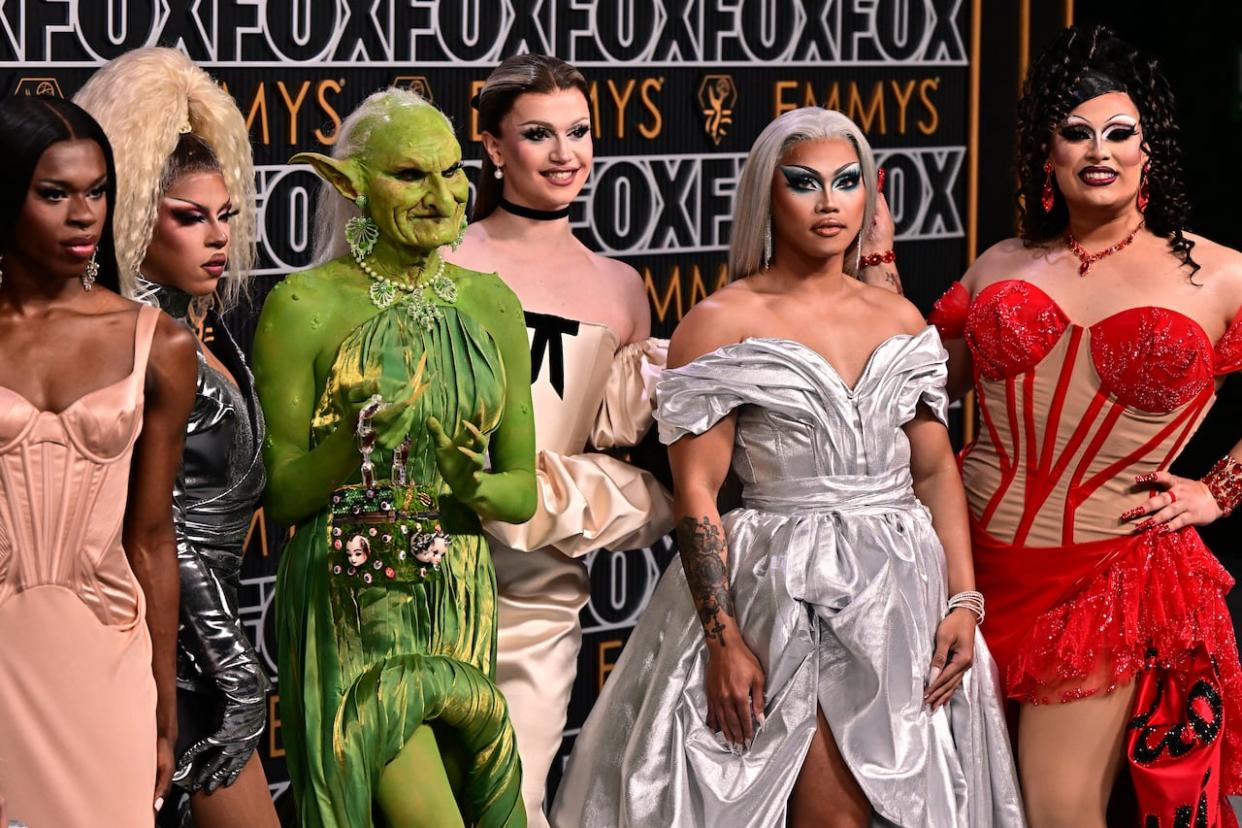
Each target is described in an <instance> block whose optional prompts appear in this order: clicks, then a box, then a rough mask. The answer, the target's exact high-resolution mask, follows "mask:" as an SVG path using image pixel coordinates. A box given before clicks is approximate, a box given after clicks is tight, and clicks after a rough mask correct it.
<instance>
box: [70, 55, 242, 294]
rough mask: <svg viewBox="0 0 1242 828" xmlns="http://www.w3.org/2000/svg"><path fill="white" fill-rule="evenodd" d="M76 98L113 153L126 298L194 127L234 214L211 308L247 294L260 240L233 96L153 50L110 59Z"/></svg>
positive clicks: (179, 58)
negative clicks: (171, 169) (223, 272)
mask: <svg viewBox="0 0 1242 828" xmlns="http://www.w3.org/2000/svg"><path fill="white" fill-rule="evenodd" d="M73 100H74V102H75V103H77V104H78V105H79V106H81V107H82V108H83V109H85V110H86V111H87V112H89V113H90V114H91V115H93V116H94V117H95V119H96V120H97V121H99V124H100V126H102V127H103V129H104V132H105V133H106V134H107V135H108V140H109V141H111V143H112V148H113V153H114V154H115V156H116V175H117V182H116V184H117V199H116V208H115V210H114V219H113V221H114V234H115V237H116V256H117V264H118V265H119V266H120V276H121V292H122V293H124V294H125V295H126V296H133V295H134V291H135V284H136V283H135V276H136V275H137V273H138V268H139V267H140V266H141V264H142V262H143V260H144V259H145V258H146V252H147V246H148V245H149V244H150V243H151V236H152V234H153V232H154V229H155V221H156V218H157V217H158V215H159V206H160V201H161V200H162V199H163V197H164V191H165V187H166V185H167V184H170V183H171V182H167V181H165V170H166V167H167V165H168V161H169V158H170V156H171V155H172V154H173V151H174V150H175V149H176V147H177V142H178V140H179V139H180V137H181V135H182V133H184V132H192V133H193V134H194V135H195V136H197V137H198V138H201V139H202V140H203V141H205V142H206V143H207V144H209V145H210V146H211V149H212V151H213V152H214V153H215V156H216V159H217V160H218V161H219V163H220V173H221V175H222V176H223V178H224V184H225V186H226V187H227V188H228V191H229V197H230V198H231V199H232V201H233V207H234V209H236V210H237V211H238V213H237V215H236V216H234V217H233V219H232V220H231V221H230V223H229V239H230V241H229V272H228V275H227V277H226V278H224V279H222V280H221V281H220V283H219V286H218V287H217V288H216V309H217V310H219V311H225V310H228V309H229V308H231V307H233V306H234V305H235V304H236V303H237V300H238V299H239V298H240V297H241V296H242V295H244V293H245V291H246V287H247V283H248V282H249V279H250V273H251V270H253V268H254V263H255V256H256V241H257V226H256V225H257V217H256V210H255V185H254V160H253V155H252V152H251V149H250V135H249V132H248V130H247V129H246V121H245V119H244V118H243V117H242V114H241V112H240V111H239V110H238V108H237V104H236V103H235V102H234V101H233V98H232V97H231V96H230V95H229V94H228V93H227V92H225V91H224V90H223V89H221V88H220V87H219V86H218V85H217V84H216V82H215V81H213V80H212V79H211V77H210V76H209V75H208V74H207V73H206V72H204V71H203V70H202V69H200V68H199V67H198V66H196V65H194V63H193V61H191V60H190V59H189V58H188V57H186V56H185V55H183V54H181V53H180V52H178V51H176V50H174V49H165V48H161V47H151V48H146V49H135V50H134V51H132V52H127V53H125V54H124V55H121V56H120V57H118V58H116V59H115V60H112V61H110V62H109V63H108V64H106V65H105V66H104V67H103V68H101V69H100V70H99V71H98V72H96V73H95V74H94V75H92V76H91V79H90V80H89V81H87V82H86V85H85V86H83V87H82V90H81V91H80V92H78V94H77V95H75V96H74V99H73Z"/></svg>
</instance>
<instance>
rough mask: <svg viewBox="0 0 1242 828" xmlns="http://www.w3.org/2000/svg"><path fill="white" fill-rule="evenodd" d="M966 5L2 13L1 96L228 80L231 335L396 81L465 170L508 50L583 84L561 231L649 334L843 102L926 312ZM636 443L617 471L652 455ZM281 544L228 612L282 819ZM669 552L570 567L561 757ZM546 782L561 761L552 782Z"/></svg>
mask: <svg viewBox="0 0 1242 828" xmlns="http://www.w3.org/2000/svg"><path fill="white" fill-rule="evenodd" d="M976 2H977V0H976ZM971 15H972V8H971V6H970V4H969V3H968V2H966V0H544V2H538V3H536V2H526V1H525V0H5V2H0V87H3V89H4V90H6V91H7V92H8V93H11V94H52V95H64V96H71V95H72V94H73V93H74V92H75V91H76V90H77V89H78V88H79V87H80V86H81V85H82V83H83V82H84V81H85V80H86V78H87V77H89V76H90V74H91V73H92V72H93V71H94V70H95V69H96V68H97V67H98V66H99V65H101V64H102V63H104V62H106V61H107V60H109V59H110V58H113V57H115V56H117V55H119V54H121V53H123V52H125V51H127V50H129V49H132V48H136V47H141V46H150V45H163V46H172V47H175V48H177V49H180V50H182V51H184V52H185V53H186V54H188V55H189V56H190V57H191V58H192V59H194V60H195V61H197V62H199V63H200V64H201V65H202V66H203V67H205V68H206V69H207V70H208V71H209V72H210V73H211V74H212V75H213V76H214V77H216V78H217V79H218V80H219V81H220V82H221V83H222V84H224V85H225V86H226V87H227V89H228V90H229V92H230V93H232V94H233V96H234V97H235V98H236V99H237V102H238V105H239V107H240V108H241V111H242V112H243V113H244V114H245V115H246V118H247V122H248V124H249V126H250V129H251V137H252V139H253V142H254V147H255V159H256V175H257V179H258V180H257V190H258V209H259V214H260V225H261V233H262V235H261V239H260V250H261V262H260V270H259V276H258V279H257V283H258V287H257V289H256V291H255V298H254V302H252V304H251V305H250V306H249V307H245V308H243V309H242V310H241V312H239V313H238V314H236V315H235V317H234V318H233V319H232V320H231V323H232V324H233V325H234V330H235V333H237V334H238V336H239V338H241V339H242V340H243V342H245V343H248V342H249V340H250V337H251V334H252V332H253V329H254V320H255V318H256V317H257V315H258V309H259V307H260V303H261V302H262V299H263V297H264V296H265V295H266V293H267V291H268V290H270V289H271V287H272V286H273V285H274V284H275V283H276V282H278V281H279V280H280V279H281V278H283V277H284V276H285V275H286V274H288V273H290V272H293V271H297V270H301V269H304V268H306V267H308V266H309V265H310V264H311V263H312V261H311V252H312V248H313V243H312V239H311V221H310V217H311V215H312V213H313V205H314V201H315V198H316V193H317V183H318V180H317V179H316V177H315V176H314V175H313V174H312V173H311V172H310V170H309V168H307V167H303V166H298V165H291V164H289V163H287V162H288V159H289V158H290V157H291V156H292V155H293V154H294V153H296V152H299V151H302V150H320V151H323V150H324V149H325V148H328V147H330V146H331V144H332V142H333V140H334V128H335V127H336V126H337V125H338V124H339V123H340V121H341V119H342V117H343V116H344V115H346V114H348V113H349V112H350V111H351V109H352V108H353V107H354V106H356V105H357V103H358V102H359V101H361V100H362V99H363V98H364V97H365V96H366V95H368V94H370V93H371V92H373V91H375V90H377V89H380V88H382V87H384V86H387V85H389V84H398V85H404V86H409V87H412V88H414V89H416V90H418V91H420V92H421V93H422V94H423V95H424V96H426V97H428V98H430V99H431V100H432V101H433V102H434V103H435V104H436V105H437V106H439V107H440V108H441V109H443V110H444V111H445V112H446V113H447V114H448V115H449V116H450V117H451V118H452V120H453V122H454V123H455V124H456V125H457V128H458V134H459V137H460V138H461V140H462V143H463V146H464V148H465V152H466V157H467V159H469V161H468V164H469V165H470V166H469V172H470V175H471V176H472V177H473V176H475V175H477V169H478V160H479V158H480V157H481V148H480V145H479V143H478V134H477V124H476V122H475V120H474V112H473V110H471V109H470V107H469V100H470V98H471V96H472V95H473V94H474V93H475V92H476V91H477V90H478V88H479V87H480V86H481V85H482V82H483V80H484V79H485V78H486V77H487V74H488V72H489V71H490V70H491V69H492V68H493V67H494V66H495V65H496V64H497V63H498V62H499V61H500V60H501V59H503V58H504V57H507V56H509V55H511V54H515V53H518V52H541V53H547V54H555V55H558V56H560V57H562V58H564V59H566V60H568V61H570V62H571V63H574V64H575V65H577V66H578V67H579V68H580V69H581V70H582V71H583V73H584V74H585V75H586V77H587V79H588V81H589V82H590V87H591V95H590V105H591V111H592V118H593V130H594V140H595V155H596V160H595V165H594V169H593V172H592V175H591V177H590V180H589V181H588V183H587V185H586V187H585V189H584V190H583V193H582V196H581V198H579V199H578V201H577V202H576V203H575V204H574V205H573V208H572V209H571V213H570V220H571V223H572V225H573V228H574V232H575V233H577V234H578V235H579V237H580V238H581V239H582V241H583V242H584V243H586V244H587V245H588V246H589V247H591V248H592V249H594V250H597V251H599V252H600V253H602V254H604V255H608V256H614V257H617V258H619V259H622V260H624V261H626V262H628V263H630V264H632V265H633V266H634V267H635V268H637V269H638V271H639V272H640V273H641V274H642V275H643V278H644V279H645V282H646V287H647V291H648V295H649V298H650V300H651V307H652V322H653V329H654V331H655V333H656V334H658V335H668V334H669V333H670V332H671V331H672V330H673V328H674V327H675V326H676V324H677V322H678V320H680V319H681V318H682V317H683V316H684V315H685V313H686V312H687V311H688V310H689V308H690V307H691V306H693V304H694V303H695V302H697V301H699V300H700V299H702V298H703V297H704V296H706V295H707V294H709V293H710V292H711V291H713V290H714V289H716V288H717V287H719V286H720V285H721V284H723V283H724V279H725V259H726V254H727V247H728V241H729V233H730V213H731V210H732V201H733V194H734V192H735V189H736V186H737V182H738V177H739V175H740V173H741V168H742V164H743V162H744V160H745V156H746V152H747V150H748V149H749V147H750V144H751V142H752V141H753V140H754V138H755V137H756V135H758V133H759V131H760V130H761V129H762V128H763V127H764V125H766V124H767V123H768V122H769V121H770V120H771V119H772V118H773V117H774V116H776V115H779V114H780V113H782V112H785V111H787V110H789V109H793V108H796V107H799V106H806V105H815V106H826V107H831V108H834V109H839V110H841V111H843V112H845V113H847V114H848V115H850V116H851V117H852V118H853V119H854V120H856V121H857V122H858V123H859V124H860V125H861V126H862V127H863V129H864V130H865V132H866V133H867V135H868V137H869V139H870V140H871V142H872V144H873V146H874V148H875V150H876V154H877V159H878V161H879V163H880V165H881V166H883V167H884V168H886V169H887V171H888V175H887V183H886V185H885V191H886V194H887V196H888V198H889V202H890V205H891V207H892V211H893V215H894V218H895V221H896V226H897V235H898V243H897V247H896V250H897V254H898V257H899V265H900V269H901V272H902V276H903V280H904V282H905V285H906V289H907V294H908V295H909V296H910V297H911V298H912V299H913V300H914V301H915V302H916V303H917V304H918V305H919V306H920V307H921V308H922V309H923V310H924V311H927V310H928V309H929V307H930V304H931V302H932V301H934V299H935V298H936V297H937V296H938V295H939V294H940V293H941V292H942V291H943V290H944V288H945V287H947V286H948V284H949V283H950V282H951V281H952V280H954V279H956V278H957V277H958V276H960V275H961V273H962V271H963V270H964V269H965V266H966V264H967V259H968V253H967V251H968V248H970V247H973V245H974V242H975V239H974V237H973V236H974V230H973V226H972V222H973V218H972V215H971V210H970V207H971V206H972V205H973V204H974V203H975V195H974V193H973V192H972V189H973V185H974V182H975V181H976V178H977V177H976V176H974V175H973V174H971V172H970V169H971V165H972V163H977V162H976V160H975V159H976V157H977V156H976V153H975V148H974V146H973V141H972V138H971V135H972V123H977V118H978V112H979V103H978V95H977V79H976V82H975V84H974V85H973V86H972V83H971V73H972V65H976V66H977V59H976V58H974V57H972V55H975V54H977V51H974V50H977V48H978V45H979V44H978V38H977V36H976V37H972V35H971V28H972V27H971ZM976 30H977V29H976ZM972 89H974V90H975V92H974V93H972ZM502 275H503V274H502ZM651 449H652V447H651V446H648V447H647V450H645V451H639V452H638V453H636V454H635V458H636V459H637V460H638V461H639V462H643V460H642V458H645V457H653V458H657V460H656V461H654V462H657V463H658V454H659V452H658V450H656V451H652V450H651ZM284 536H285V535H284V531H283V530H282V529H281V528H280V527H276V526H274V525H272V524H271V523H270V522H267V521H265V520H264V519H263V518H262V517H261V516H259V517H257V518H256V520H255V521H254V523H253V525H252V531H251V535H250V539H249V541H248V547H247V552H248V554H247V560H246V564H245V569H244V576H245V577H244V582H243V595H242V599H243V600H242V604H243V607H242V616H243V620H244V622H245V624H246V627H247V629H248V630H249V631H250V632H251V633H252V635H253V637H254V638H255V641H256V643H257V645H258V648H259V651H260V652H261V653H262V655H263V657H264V658H265V659H266V662H267V667H268V669H269V671H270V672H271V673H272V675H273V677H274V678H276V679H277V681H276V689H275V691H274V693H273V697H272V701H271V707H270V711H271V726H270V728H269V733H268V736H267V738H266V739H265V740H264V741H263V743H262V745H261V750H262V753H263V756H264V761H265V763H266V765H267V770H268V778H269V780H270V781H271V784H272V791H273V796H275V797H276V799H277V802H278V805H279V806H280V810H281V812H282V814H284V815H287V814H289V813H290V811H291V809H290V807H289V806H290V803H289V802H288V799H289V798H290V797H289V796H288V795H287V790H288V782H287V775H286V773H285V769H284V767H283V758H282V757H283V748H282V740H281V732H280V717H279V711H278V708H277V704H276V700H277V695H278V693H279V687H280V685H279V677H278V676H276V656H275V641H276V637H275V626H274V625H275V615H274V613H273V612H272V611H271V610H272V606H273V600H274V599H275V600H279V597H278V596H275V595H274V584H275V572H276V566H277V562H278V560H279V555H280V549H281V545H282V541H283V539H284ZM675 554H676V552H675V549H674V546H673V543H672V539H671V538H668V539H665V540H664V541H662V542H661V543H659V544H657V545H656V546H655V547H653V548H649V549H642V550H630V551H600V552H597V553H594V554H592V555H591V556H590V557H589V558H588V560H587V562H588V566H589V567H590V571H591V584H592V594H591V601H590V603H589V605H588V606H587V607H586V608H585V609H584V610H583V613H582V623H583V628H584V642H583V648H582V652H581V655H580V658H579V672H578V680H577V685H576V687H575V690H574V696H573V700H572V702H571V707H570V712H569V723H568V728H567V730H566V734H565V742H564V746H563V752H564V755H565V756H568V753H569V750H570V749H571V748H572V744H573V739H574V736H575V734H576V733H577V730H578V728H579V727H580V726H581V723H582V721H583V720H584V719H585V717H586V715H587V713H588V712H589V711H590V708H591V705H592V703H593V702H594V700H595V698H596V696H597V695H598V692H599V689H600V687H601V686H602V684H603V682H604V680H605V678H606V676H607V674H608V672H609V670H610V669H611V668H612V665H613V664H615V662H616V660H617V657H618V656H619V655H620V653H621V650H622V648H623V646H624V644H625V641H626V638H627V636H628V633H629V630H630V629H631V628H632V627H633V625H634V624H635V622H636V620H637V618H638V617H639V615H640V614H641V613H642V611H643V608H644V607H645V606H646V603H647V601H648V599H649V597H650V595H651V593H652V592H653V590H654V588H655V584H656V581H657V579H658V578H659V576H660V573H661V572H662V571H663V569H664V567H665V566H666V565H667V563H668V562H669V561H670V560H672V558H673V557H674V556H675ZM559 776H560V767H559V763H558V766H556V767H554V768H553V773H552V778H551V779H550V780H549V785H550V787H555V785H556V784H557V781H558V779H559Z"/></svg>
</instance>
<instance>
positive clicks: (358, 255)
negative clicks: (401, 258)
mask: <svg viewBox="0 0 1242 828" xmlns="http://www.w3.org/2000/svg"><path fill="white" fill-rule="evenodd" d="M354 206H356V207H357V208H358V209H359V210H365V209H366V207H367V197H366V196H365V195H360V196H358V197H357V198H355V199H354ZM378 240H379V225H378V224H376V223H375V222H374V221H372V220H371V217H370V216H368V215H367V214H366V213H363V214H362V215H360V216H354V217H353V218H351V219H350V220H349V221H347V222H345V241H346V242H347V243H348V244H349V252H350V253H351V254H353V257H354V261H356V262H361V261H362V260H363V259H365V258H366V257H367V256H370V255H371V251H372V250H374V249H375V242H377V241H378Z"/></svg>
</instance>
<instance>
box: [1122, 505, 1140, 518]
mask: <svg viewBox="0 0 1242 828" xmlns="http://www.w3.org/2000/svg"><path fill="white" fill-rule="evenodd" d="M1141 514H1143V507H1142V506H1135V507H1134V508H1133V509H1130V510H1129V511H1127V512H1122V513H1121V519H1122V520H1134V519H1135V518H1136V517H1138V516H1139V515H1141Z"/></svg>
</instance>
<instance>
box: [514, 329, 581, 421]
mask: <svg viewBox="0 0 1242 828" xmlns="http://www.w3.org/2000/svg"><path fill="white" fill-rule="evenodd" d="M526 327H527V328H530V330H531V331H532V332H533V333H534V336H533V337H531V340H530V381H531V382H532V383H534V381H535V379H536V378H537V377H538V376H539V372H540V371H541V370H542V369H543V355H544V354H545V353H546V354H547V355H548V381H549V382H550V383H551V384H552V390H554V391H555V392H556V396H558V397H560V398H561V399H562V400H563V399H565V341H564V339H563V337H564V336H566V335H568V336H577V335H578V322H577V321H576V320H574V319H566V318H565V317H563V316H553V315H552V314H550V313H535V312H533V311H526Z"/></svg>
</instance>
